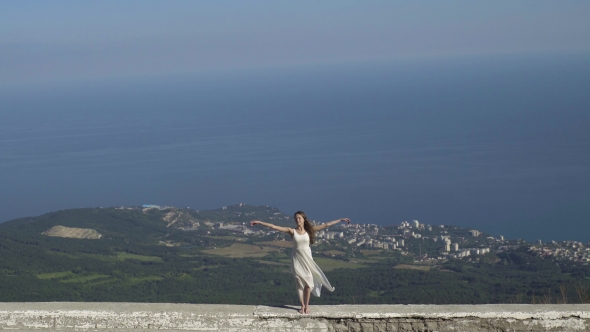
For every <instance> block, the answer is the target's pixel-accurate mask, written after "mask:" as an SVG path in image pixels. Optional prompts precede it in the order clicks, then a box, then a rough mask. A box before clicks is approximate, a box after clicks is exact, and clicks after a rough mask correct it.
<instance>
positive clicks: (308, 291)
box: [303, 286, 311, 314]
mask: <svg viewBox="0 0 590 332" xmlns="http://www.w3.org/2000/svg"><path fill="white" fill-rule="evenodd" d="M303 292H304V293H303V297H304V298H305V313H306V314H309V313H310V312H311V311H310V310H309V298H310V297H311V288H309V286H305V289H304V290H303Z"/></svg>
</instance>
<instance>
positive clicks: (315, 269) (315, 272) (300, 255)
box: [250, 211, 350, 314]
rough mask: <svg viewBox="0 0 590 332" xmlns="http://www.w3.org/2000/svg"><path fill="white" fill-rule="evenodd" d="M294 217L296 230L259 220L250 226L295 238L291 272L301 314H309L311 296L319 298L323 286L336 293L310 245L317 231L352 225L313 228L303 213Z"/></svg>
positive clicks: (325, 225) (339, 220) (324, 225)
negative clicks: (267, 228) (312, 252)
mask: <svg viewBox="0 0 590 332" xmlns="http://www.w3.org/2000/svg"><path fill="white" fill-rule="evenodd" d="M294 217H295V223H296V224H297V227H296V228H288V227H281V226H277V225H273V224H270V223H266V222H262V221H259V220H252V221H251V222H250V225H251V226H254V225H262V226H266V227H269V228H272V229H274V230H277V231H279V232H283V233H289V235H291V237H292V238H293V251H292V253H291V271H292V272H293V275H294V276H295V283H296V286H297V293H298V295H299V301H300V302H301V310H300V311H299V312H300V313H302V314H308V313H310V309H309V298H310V296H311V294H313V295H315V296H317V297H319V296H320V291H321V289H322V286H324V287H326V289H328V290H329V291H330V292H333V291H334V287H332V285H330V282H329V281H328V278H326V276H325V275H324V273H323V272H322V270H321V269H320V267H319V266H318V265H317V264H316V263H315V262H314V261H313V258H312V257H311V248H310V247H309V245H310V244H313V243H314V240H315V232H316V231H319V230H322V229H326V228H328V227H330V226H332V225H335V224H337V223H339V222H346V223H349V224H350V219H348V218H342V219H337V220H333V221H330V222H327V223H325V224H322V225H319V226H313V225H312V224H311V222H310V221H309V219H307V216H305V213H303V211H297V212H295V216H294Z"/></svg>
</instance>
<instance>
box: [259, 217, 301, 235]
mask: <svg viewBox="0 0 590 332" xmlns="http://www.w3.org/2000/svg"><path fill="white" fill-rule="evenodd" d="M254 225H262V226H265V227H268V228H272V229H274V230H275V231H279V232H283V233H289V234H291V236H293V228H288V227H281V226H277V225H273V224H269V223H267V222H264V221H260V220H252V221H250V226H254Z"/></svg>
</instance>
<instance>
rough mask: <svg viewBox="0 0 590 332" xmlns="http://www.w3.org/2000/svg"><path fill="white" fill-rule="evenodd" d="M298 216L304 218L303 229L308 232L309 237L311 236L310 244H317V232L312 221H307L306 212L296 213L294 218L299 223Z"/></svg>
mask: <svg viewBox="0 0 590 332" xmlns="http://www.w3.org/2000/svg"><path fill="white" fill-rule="evenodd" d="M297 215H300V216H302V217H303V221H304V222H303V228H304V229H305V231H306V232H307V235H309V244H313V243H314V242H315V232H314V230H313V225H312V224H311V221H309V219H307V216H306V215H305V212H303V211H297V212H295V214H294V215H293V218H295V221H297Z"/></svg>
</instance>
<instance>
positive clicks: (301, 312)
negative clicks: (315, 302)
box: [299, 306, 305, 315]
mask: <svg viewBox="0 0 590 332" xmlns="http://www.w3.org/2000/svg"><path fill="white" fill-rule="evenodd" d="M299 313H300V314H302V315H303V314H304V313H305V307H304V306H301V309H300V310H299Z"/></svg>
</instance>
